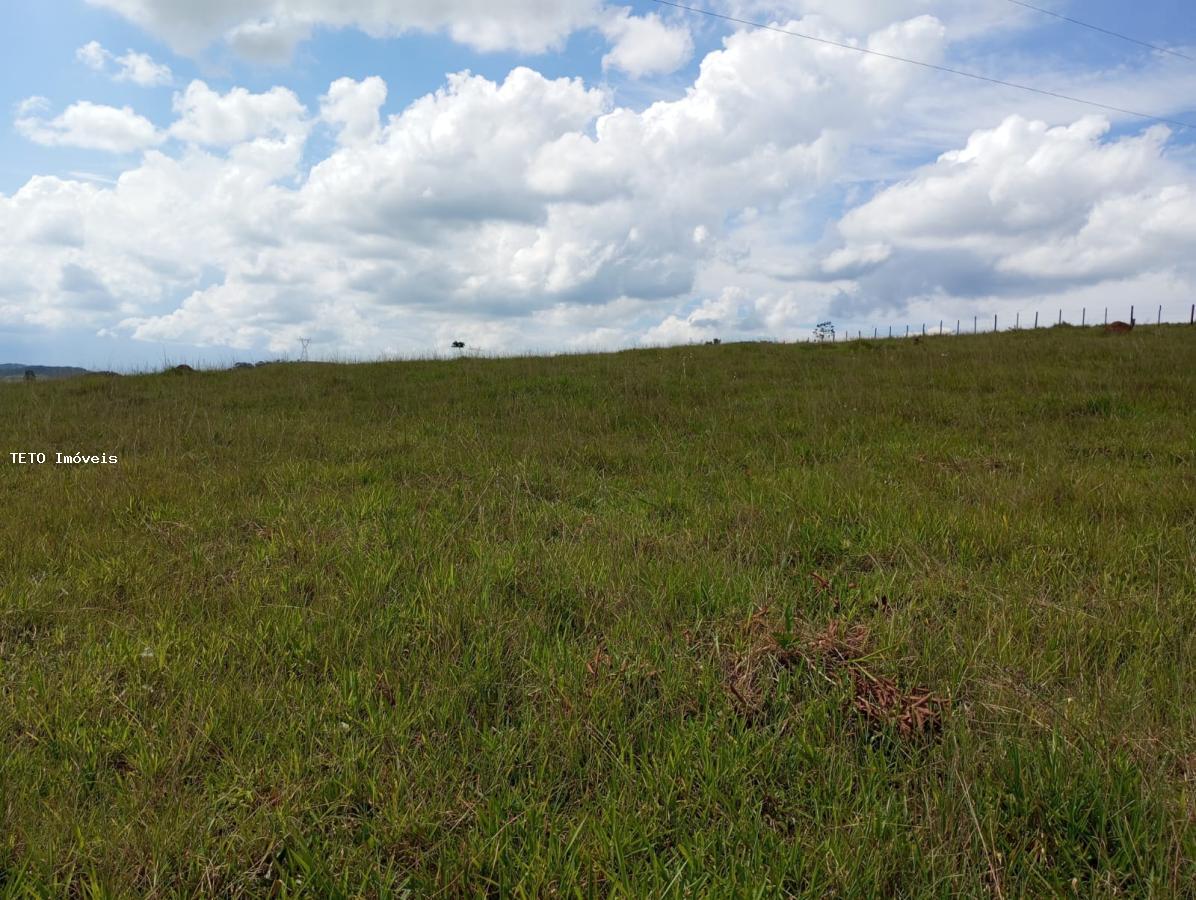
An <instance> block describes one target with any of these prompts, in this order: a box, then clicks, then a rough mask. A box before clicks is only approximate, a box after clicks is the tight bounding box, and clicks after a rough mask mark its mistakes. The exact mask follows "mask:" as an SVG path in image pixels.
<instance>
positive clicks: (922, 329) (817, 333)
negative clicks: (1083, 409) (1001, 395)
mask: <svg viewBox="0 0 1196 900" xmlns="http://www.w3.org/2000/svg"><path fill="white" fill-rule="evenodd" d="M1154 312H1155V315H1154V316H1153V317H1152V318H1153V321H1149V320H1147V321H1139V320H1138V318H1137V307H1136V306H1133V305H1131V306H1130V314H1129V318H1128V319H1124V320H1119V319H1113V320H1110V318H1109V307H1107V306H1106V307H1104V311H1103V315H1102V318H1101V320H1100V321H1099V322H1098V321H1096V320H1095V316H1093V317H1091V318H1090V317H1089V315H1088V308H1087V307H1082V308H1081V310H1080V321H1079V322H1078V323H1077V322H1069V321H1066V320H1065V319H1064V315H1063V310H1062V309H1060V310H1059V312H1058V316H1057V317H1056V318H1054V319H1053V320H1052V321H1048V322H1043V321H1041V319H1040V316H1039V313H1038V312H1035V313H1034V318H1033V320H1031V319H1030V318H1029V314H1028V313H1027V315H1026V322H1025V324H1023V323H1022V314H1021V313H1020V312H1019V313H1015V314H1014V317H1013V322H1012V323H1011V324H1009V323H1008V320H1006V323H1007V324H1006V325H1005V328H1004V329H1002V327H1001V321H1000V315H999V314H998V313H994V314H993V317H992V327H991V328H990V327H989V321H988V316H987V315H986V316H983V317H981V316H979V315H974V316H972V321H971V323H969V322H968V321H967V320H966V319H956V320H955V322H954V326H953V325H952V322H951V320H950V319H939V321H938V326H937V328H936V327H935V324H934V322H933V321H932V322H922V323H921V324H920V325H910V324H903V325H900V326H898V327H897V328H896V329H894V328H893V326H892V325H886V326H883V327H881V326H875V325H874V326H873V327H872V333H871V334H868V331H867V329H864V328H859V327H849V328H843V329H838V328H836V327H835V326H834V325H833V324H832V323H830V322H823V323H820V324H819V326H818V327H817V328H816V329H815V330H814V337H812V338H809V339H808V340H809V341H814V342H817V341H831V342H836V341H841V340H844V341H855V340H865V339H871V340H880V339H884V338H903V337H904V338H910V337H931V336H934V335H960V334H981V333H993V332H997V331H1001V330H1005V331H1021V330H1023V329H1034V328H1044V327H1045V328H1049V327H1051V326H1054V325H1079V326H1081V327H1088V326H1095V325H1099V326H1101V327H1109V326H1116V327H1118V328H1119V330H1120V328H1121V327H1123V326H1129V327H1130V328H1133V327H1135V326H1136V325H1162V324H1163V321H1164V319H1163V307H1162V306H1161V305H1160V306H1159V307H1158V309H1157V310H1155V311H1154ZM1166 321H1167V323H1168V324H1182V321H1183V320H1182V319H1170V318H1169V319H1167V320H1166ZM1188 324H1189V325H1196V303H1193V304H1192V305H1191V306H1190V307H1189V309H1188Z"/></svg>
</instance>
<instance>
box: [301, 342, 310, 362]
mask: <svg viewBox="0 0 1196 900" xmlns="http://www.w3.org/2000/svg"><path fill="white" fill-rule="evenodd" d="M299 345H300V346H301V347H302V348H303V356H302V359H303V362H307V348H308V347H310V346H311V338H299Z"/></svg>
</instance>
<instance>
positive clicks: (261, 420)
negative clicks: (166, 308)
mask: <svg viewBox="0 0 1196 900" xmlns="http://www.w3.org/2000/svg"><path fill="white" fill-rule="evenodd" d="M1194 397H1196V331H1194V330H1192V329H1190V328H1181V327H1163V328H1153V329H1152V328H1140V329H1137V330H1135V332H1134V333H1133V334H1130V335H1127V336H1124V337H1113V336H1105V335H1103V334H1101V333H1098V332H1097V331H1095V330H1081V329H1075V328H1066V327H1063V328H1055V329H1050V330H1042V331H1036V332H1021V333H1013V334H1002V335H995V336H977V337H958V338H956V337H950V338H929V339H924V340H920V341H918V342H914V341H888V342H880V343H869V342H858V343H851V344H847V345H844V344H839V345H837V346H833V347H830V346H825V347H824V346H811V345H796V346H785V345H751V344H740V345H724V346H721V347H691V348H679V349H671V350H646V351H635V352H628V353H620V354H614V355H605V356H576V357H558V358H538V359H501V360H481V359H462V360H450V361H443V362H410V363H395V364H377V365H357V366H331V365H315V364H312V365H303V364H288V365H278V366H270V367H264V368H258V369H253V370H249V371H235V372H215V373H203V372H200V373H193V374H175V373H168V374H163V375H152V376H139V377H128V378H120V379H115V378H108V379H105V378H97V377H83V378H80V379H75V380H71V381H66V382H57V383H33V384H29V385H24V384H21V385H8V386H5V387H4V388H3V389H0V421H3V422H4V423H5V427H4V434H5V436H6V438H7V442H6V444H7V445H6V446H4V447H2V448H0V451H3V453H4V458H3V459H0V463H2V465H0V505H2V506H3V509H4V515H3V518H2V520H0V737H2V747H3V755H2V756H0V894H3V893H4V892H9V893H12V894H19V893H20V892H21V891H25V890H28V891H36V892H40V893H43V894H46V895H60V894H66V893H67V892H74V893H73V895H75V896H105V895H108V894H111V895H122V896H123V895H131V896H175V895H186V896H199V895H203V896H210V895H267V894H271V895H272V896H276V897H293V896H335V895H337V894H344V895H358V894H360V895H366V896H399V895H402V893H403V891H404V889H406V890H408V891H410V892H411V893H412V894H413V895H415V896H425V895H432V894H436V895H442V896H456V895H473V894H477V893H483V892H491V893H494V894H496V895H502V896H527V897H538V896H545V895H550V894H562V895H579V896H581V895H584V896H598V895H606V894H610V893H616V894H620V895H624V896H637V897H638V896H649V895H676V896H682V895H685V894H688V895H691V896H696V895H710V894H714V895H724V896H730V895H737V896H745V895H764V896H768V895H776V894H783V893H788V894H808V895H812V896H826V895H828V894H832V893H833V894H836V895H849V896H892V895H894V894H897V893H903V894H917V895H923V894H934V895H948V894H951V895H955V894H963V895H986V894H990V893H991V894H993V895H998V896H1005V897H1014V896H1023V895H1026V894H1031V895H1040V896H1041V895H1050V894H1066V895H1071V894H1072V892H1073V891H1074V892H1076V893H1078V895H1080V896H1106V895H1112V894H1115V893H1116V894H1118V895H1121V896H1125V895H1148V894H1149V895H1154V896H1178V895H1186V896H1192V893H1191V891H1192V885H1193V884H1196V699H1194V697H1196V672H1194V670H1193V666H1194V664H1196V440H1194V437H1193V436H1194V435H1196V402H1194ZM20 450H31V451H39V450H40V451H43V452H46V453H48V454H49V455H50V463H48V464H47V465H44V466H27V465H26V466H21V465H13V464H10V463H9V459H8V453H9V452H12V451H20ZM54 452H62V453H64V454H75V453H81V454H84V455H90V454H101V453H108V454H115V455H117V456H118V457H119V463H118V464H116V465H90V464H84V465H70V466H56V465H53V464H52V463H53V454H54ZM89 892H90V893H89Z"/></svg>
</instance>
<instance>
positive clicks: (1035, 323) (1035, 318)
mask: <svg viewBox="0 0 1196 900" xmlns="http://www.w3.org/2000/svg"><path fill="white" fill-rule="evenodd" d="M1034 327H1035V328H1037V327H1038V313H1037V312H1036V313H1034Z"/></svg>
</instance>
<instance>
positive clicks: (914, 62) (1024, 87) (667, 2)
mask: <svg viewBox="0 0 1196 900" xmlns="http://www.w3.org/2000/svg"><path fill="white" fill-rule="evenodd" d="M652 2H653V3H659V4H661V5H662V6H672V7H674V8H676V9H683V10H685V11H686V12H692V13H698V14H699V15H703V16H710V17H711V18H713V19H723V20H724V21H727V22H735V23H736V24H738V25H747V26H749V27H751V28H759V29H761V30H763V31H775V32H777V33H778V34H787V35H789V36H790V37H796V38H802V39H803V40H807V41H814V42H816V43H819V44H827V45H829V46H831V47H838V48H840V49H842V50H851V51H852V52H853V53H864V54H867V55H868V56H878V57H880V58H881V59H891V60H893V61H895V62H903V63H909V64H910V65H911V66H921V67H922V68H923V69H933V70H934V71H936V72H947V73H949V74H951V75H959V76H962V77H963V78H972V79H975V80H976V81H986V82H988V83H989V84H999V85H1001V86H1002V87H1011V88H1017V89H1018V90H1019V91H1029V92H1030V93H1032V94H1040V95H1042V96H1044V97H1054V98H1055V99H1056V100H1067V101H1069V102H1071V103H1082V104H1084V105H1085V106H1092V107H1095V108H1097V109H1103V110H1106V111H1108V112H1117V113H1122V114H1123V115H1127V116H1135V117H1137V118H1139V119H1148V120H1150V121H1152V122H1163V123H1165V124H1167V125H1174V126H1176V127H1177V128H1187V129H1191V130H1193V131H1196V125H1193V124H1191V123H1189V122H1181V121H1179V120H1178V119H1168V118H1166V117H1164V116H1156V115H1152V114H1150V113H1144V112H1138V111H1137V110H1133V109H1126V108H1125V107H1122V106H1112V105H1110V104H1108V103H1101V102H1099V101H1097V100H1086V99H1084V98H1083V97H1073V96H1071V95H1069V94H1061V93H1059V92H1057V91H1048V90H1044V89H1043V88H1036V87H1032V86H1031V85H1028V84H1019V83H1017V82H1016V81H1005V80H1003V79H1000V78H991V77H989V76H988V75H981V74H980V73H979V72H969V71H967V70H966V69H955V68H952V67H951V66H941V65H938V64H937V63H929V62H925V61H923V60H920V59H910V58H909V57H907V56H897V55H895V54H892V53H883V52H881V51H880V50H870V49H868V48H867V47H857V46H855V45H854V44H845V43H843V42H842V41H833V40H831V39H830V38H823V37H816V36H815V35H812V34H803V33H802V32H800V31H790V30H789V29H787V28H780V27H778V26H776V25H765V24H763V23H762V22H753V21H751V20H749V19H740V18H737V17H735V16H728V15H724V14H723V13H717V12H714V11H712V10H709V9H699V8H698V7H696V6H685V5H684V4H682V3H674V2H672V0H652Z"/></svg>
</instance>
